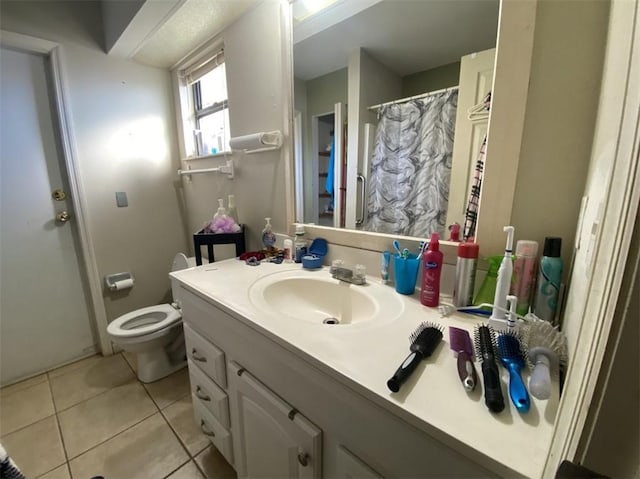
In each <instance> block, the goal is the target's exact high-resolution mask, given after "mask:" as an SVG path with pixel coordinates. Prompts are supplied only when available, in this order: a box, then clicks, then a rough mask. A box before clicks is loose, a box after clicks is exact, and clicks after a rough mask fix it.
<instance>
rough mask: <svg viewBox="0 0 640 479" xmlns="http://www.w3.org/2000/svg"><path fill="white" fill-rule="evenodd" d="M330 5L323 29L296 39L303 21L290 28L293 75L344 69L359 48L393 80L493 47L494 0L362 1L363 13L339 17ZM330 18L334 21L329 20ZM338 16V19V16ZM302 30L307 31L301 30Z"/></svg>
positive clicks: (336, 6)
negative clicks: (390, 74) (392, 76)
mask: <svg viewBox="0 0 640 479" xmlns="http://www.w3.org/2000/svg"><path fill="white" fill-rule="evenodd" d="M347 2H351V5H352V6H354V5H357V4H358V3H359V4H360V5H363V4H365V3H367V2H363V0H358V2H356V1H354V0H343V1H342V2H336V3H335V4H333V5H332V6H330V7H329V8H327V9H326V10H325V11H323V12H321V13H320V14H318V17H324V18H323V20H324V23H325V26H324V27H323V28H322V30H321V31H318V32H306V33H305V34H304V35H297V33H298V32H297V30H302V29H305V27H306V26H305V25H304V24H305V23H311V22H314V21H315V23H320V22H319V21H318V19H315V20H314V19H313V18H311V19H307V20H305V21H303V22H300V23H297V24H296V25H295V26H294V39H296V38H302V39H300V40H299V41H295V40H294V41H295V44H294V48H293V51H294V71H295V76H296V77H297V78H300V79H303V80H310V79H313V78H316V77H318V76H321V75H324V74H326V73H330V72H333V71H335V70H339V69H341V68H344V67H346V66H347V61H348V56H349V53H350V52H351V51H353V50H355V49H357V48H358V47H363V48H364V49H365V50H366V51H367V52H368V53H369V54H370V55H371V56H373V57H375V58H377V59H378V61H380V62H381V63H382V64H383V65H385V66H386V67H387V68H389V69H391V70H392V71H394V72H395V73H396V74H398V75H399V76H405V75H409V74H411V73H415V72H418V71H423V70H428V69H431V68H435V67H438V66H441V65H446V64H448V63H453V62H456V61H459V60H460V57H462V56H463V55H467V54H469V53H473V52H477V51H481V50H486V49H488V48H493V47H495V45H496V32H497V28H498V10H499V0H382V1H379V0H368V6H367V5H365V7H367V8H365V9H364V10H361V11H359V12H356V13H355V14H353V15H351V16H349V17H348V18H346V19H344V14H342V15H341V12H340V7H341V4H346V3H347ZM334 13H335V14H336V15H337V17H338V20H337V21H336V22H331V21H329V20H328V19H329V17H331V16H332V15H333V14H334ZM341 17H342V18H341ZM307 29H308V28H307Z"/></svg>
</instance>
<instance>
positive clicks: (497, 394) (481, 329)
mask: <svg viewBox="0 0 640 479" xmlns="http://www.w3.org/2000/svg"><path fill="white" fill-rule="evenodd" d="M473 336H474V340H475V343H476V357H477V358H478V361H482V378H483V379H484V403H485V404H486V405H487V408H489V411H491V412H500V411H502V410H503V409H504V398H503V397H502V388H501V387H500V373H499V372H498V365H497V364H496V358H495V335H494V332H493V329H492V328H491V327H490V326H485V325H480V326H476V329H475V332H474V335H473Z"/></svg>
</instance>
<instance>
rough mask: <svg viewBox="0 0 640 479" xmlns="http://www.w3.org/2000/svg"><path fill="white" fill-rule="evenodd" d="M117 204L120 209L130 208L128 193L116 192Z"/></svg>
mask: <svg viewBox="0 0 640 479" xmlns="http://www.w3.org/2000/svg"><path fill="white" fill-rule="evenodd" d="M116 204H117V205H118V208H124V207H125V206H129V202H128V201H127V193H126V192H124V191H116Z"/></svg>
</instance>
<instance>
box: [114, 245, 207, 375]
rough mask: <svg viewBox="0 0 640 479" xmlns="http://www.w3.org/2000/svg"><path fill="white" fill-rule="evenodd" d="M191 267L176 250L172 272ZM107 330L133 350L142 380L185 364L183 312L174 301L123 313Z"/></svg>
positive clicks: (165, 373) (188, 261)
mask: <svg viewBox="0 0 640 479" xmlns="http://www.w3.org/2000/svg"><path fill="white" fill-rule="evenodd" d="M191 266H195V263H192V262H191V261H190V260H189V259H187V257H186V256H185V255H184V254H182V253H178V254H177V255H176V256H175V258H174V259H173V265H172V267H171V271H179V270H181V269H186V268H189V267H191ZM174 297H175V292H174ZM107 332H108V333H109V336H110V337H111V340H112V341H113V342H114V344H116V345H118V346H120V347H121V348H122V349H124V350H125V351H129V352H132V353H136V356H137V360H138V379H140V381H142V382H143V383H150V382H153V381H157V380H158V379H162V378H163V377H165V376H168V375H169V374H171V373H173V372H174V371H177V370H178V369H181V368H183V367H184V366H185V365H186V364H187V360H186V355H185V345H184V332H183V330H182V312H181V311H180V309H179V307H178V306H177V305H176V304H175V303H172V304H159V305H157V306H149V307H147V308H141V309H136V310H135V311H132V312H130V313H127V314H124V315H122V316H120V317H119V318H116V319H115V320H113V321H112V322H111V323H109V325H108V326H107Z"/></svg>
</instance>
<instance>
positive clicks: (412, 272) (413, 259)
mask: <svg viewBox="0 0 640 479" xmlns="http://www.w3.org/2000/svg"><path fill="white" fill-rule="evenodd" d="M419 269H420V260H419V259H418V256H417V255H415V254H410V255H409V257H407V258H403V257H402V256H400V255H398V254H395V255H393V274H394V278H395V283H396V292H397V293H400V294H413V293H414V291H415V289H416V281H417V280H418V270H419Z"/></svg>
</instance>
